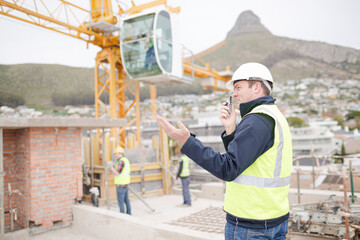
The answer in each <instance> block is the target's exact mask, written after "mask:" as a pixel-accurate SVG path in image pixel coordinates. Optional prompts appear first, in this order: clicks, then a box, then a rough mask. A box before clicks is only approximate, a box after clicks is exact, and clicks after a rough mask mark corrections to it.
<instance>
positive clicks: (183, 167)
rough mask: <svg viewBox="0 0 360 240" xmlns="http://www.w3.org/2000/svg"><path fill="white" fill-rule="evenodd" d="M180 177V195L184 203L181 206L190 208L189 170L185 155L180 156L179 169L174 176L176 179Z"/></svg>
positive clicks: (187, 159)
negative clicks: (181, 194)
mask: <svg viewBox="0 0 360 240" xmlns="http://www.w3.org/2000/svg"><path fill="white" fill-rule="evenodd" d="M179 177H180V179H181V185H182V193H183V198H184V202H183V204H182V205H181V206H188V207H189V206H191V196H190V190H189V185H190V168H189V158H188V157H187V156H186V155H181V157H180V162H179V169H178V173H177V175H176V179H178V178H179Z"/></svg>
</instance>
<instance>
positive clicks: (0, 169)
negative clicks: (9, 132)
mask: <svg viewBox="0 0 360 240" xmlns="http://www.w3.org/2000/svg"><path fill="white" fill-rule="evenodd" d="M3 146H4V145H3V129H2V128H0V228H1V232H0V239H4V235H5V219H4V176H5V173H4V166H3V163H4V158H3V156H4V152H3Z"/></svg>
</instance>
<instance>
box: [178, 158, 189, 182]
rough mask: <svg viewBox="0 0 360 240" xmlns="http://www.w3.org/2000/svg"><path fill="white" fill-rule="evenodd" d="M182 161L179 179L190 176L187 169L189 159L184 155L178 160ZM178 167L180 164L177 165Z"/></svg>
mask: <svg viewBox="0 0 360 240" xmlns="http://www.w3.org/2000/svg"><path fill="white" fill-rule="evenodd" d="M180 159H181V160H182V161H183V166H182V170H181V173H180V177H188V176H190V169H189V158H188V157H187V156H185V155H183V156H181V158H180ZM179 167H180V163H179Z"/></svg>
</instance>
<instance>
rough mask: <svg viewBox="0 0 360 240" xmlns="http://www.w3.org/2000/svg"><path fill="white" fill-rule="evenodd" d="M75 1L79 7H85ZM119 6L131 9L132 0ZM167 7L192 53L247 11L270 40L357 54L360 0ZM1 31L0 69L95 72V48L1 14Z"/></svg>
mask: <svg viewBox="0 0 360 240" xmlns="http://www.w3.org/2000/svg"><path fill="white" fill-rule="evenodd" d="M51 1H55V0H51ZM77 1H78V2H82V4H83V6H86V5H88V2H89V1H88V0H77ZM118 1H119V2H121V4H122V3H126V4H127V5H128V6H130V5H131V4H130V0H118ZM56 2H57V1H56ZM70 2H73V3H75V1H70ZM134 2H135V3H136V4H141V3H144V2H148V1H144V0H134ZM168 5H170V6H174V7H175V6H180V7H181V12H180V15H179V18H180V24H181V25H180V29H179V31H180V32H181V42H182V43H183V44H184V45H185V46H186V47H187V48H189V49H190V50H192V51H193V52H194V53H198V52H200V51H202V50H205V49H207V48H209V47H211V46H213V45H215V44H217V43H218V42H220V41H222V40H224V39H225V37H226V34H227V33H228V32H229V31H230V29H231V28H232V27H233V25H234V24H235V21H236V19H237V17H238V16H239V14H240V13H241V12H243V11H246V10H252V11H253V12H254V13H255V14H256V15H257V16H258V17H259V18H260V20H261V22H262V24H263V25H264V26H265V27H266V28H267V29H268V30H269V31H270V32H272V33H273V34H274V35H278V36H284V37H289V38H295V39H302V40H309V41H321V42H326V43H330V44H336V45H340V46H346V47H351V48H356V49H359V50H360V27H359V24H360V14H359V11H360V0H301V1H296V0H221V1H217V0H168ZM122 6H125V5H123V4H122ZM88 8H89V7H88ZM114 10H117V9H114ZM0 30H1V33H0V64H18V63H48V64H63V65H68V66H74V67H93V66H94V65H95V56H96V53H97V52H98V51H100V48H98V47H96V46H90V47H89V49H86V44H85V42H83V41H81V40H77V39H74V38H72V37H68V36H65V35H62V34H59V33H56V32H52V31H51V30H46V29H43V28H41V27H36V26H34V25H30V24H26V23H22V22H19V21H17V20H14V19H10V18H8V17H5V16H3V15H0Z"/></svg>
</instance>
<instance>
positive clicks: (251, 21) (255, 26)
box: [226, 10, 271, 38]
mask: <svg viewBox="0 0 360 240" xmlns="http://www.w3.org/2000/svg"><path fill="white" fill-rule="evenodd" d="M244 33H270V31H269V30H267V29H266V27H264V25H262V23H261V22H260V18H259V17H258V16H257V15H255V14H254V13H253V12H252V11H251V10H247V11H245V12H242V13H241V14H240V15H239V17H238V18H237V20H236V23H235V25H234V27H233V28H232V29H231V30H230V32H228V34H227V36H226V38H228V37H232V36H237V35H241V34H244ZM270 34H271V33H270Z"/></svg>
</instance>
